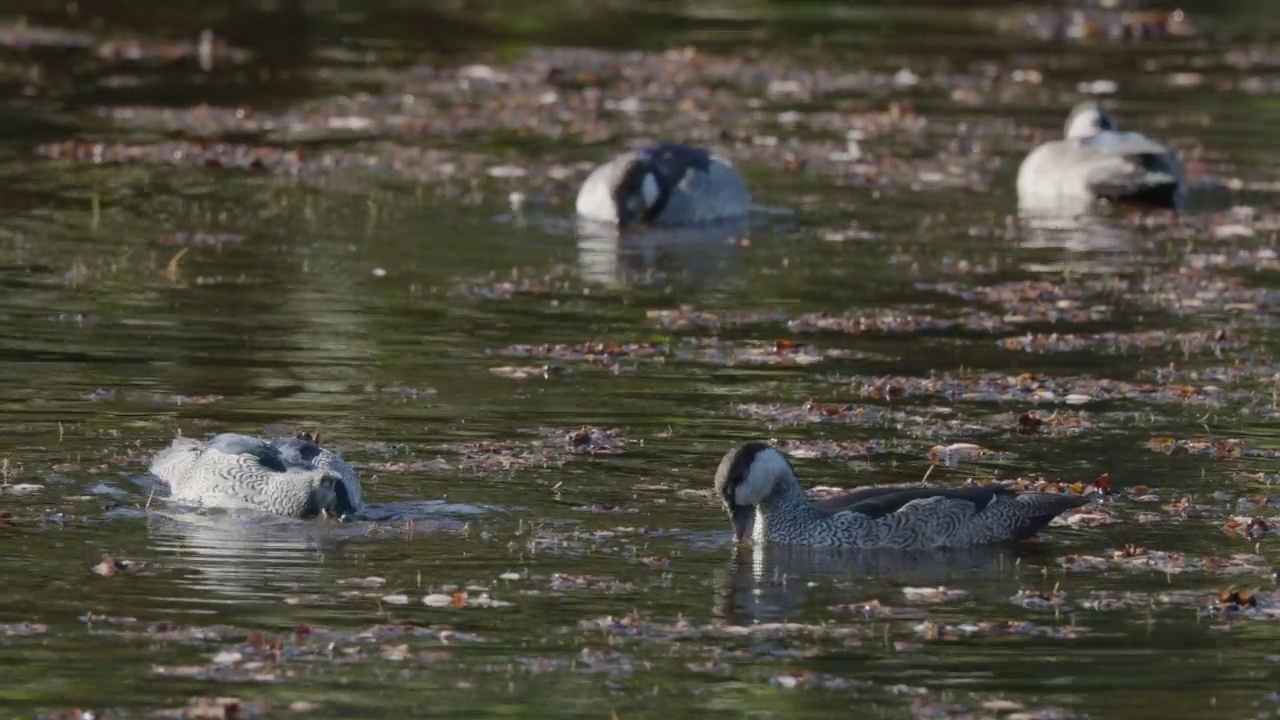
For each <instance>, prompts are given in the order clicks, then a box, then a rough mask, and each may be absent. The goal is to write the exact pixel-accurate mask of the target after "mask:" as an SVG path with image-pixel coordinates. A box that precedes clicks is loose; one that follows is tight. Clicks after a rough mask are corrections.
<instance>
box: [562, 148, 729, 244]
mask: <svg viewBox="0 0 1280 720" xmlns="http://www.w3.org/2000/svg"><path fill="white" fill-rule="evenodd" d="M750 208H751V193H750V192H748V191H747V184H746V182H744V181H743V179H742V176H741V175H739V174H738V171H737V170H735V169H734V167H733V165H732V164H730V163H729V161H728V160H726V159H724V158H722V157H719V156H716V155H712V154H711V153H709V152H707V151H706V150H702V149H699V148H694V147H690V146H688V145H681V144H679V143H658V144H654V145H647V146H643V147H638V148H635V149H632V150H628V151H626V152H624V153H622V154H621V155H618V156H617V157H615V158H613V159H612V160H610V161H608V162H606V163H604V164H602V165H600V166H598V167H596V168H595V169H594V170H592V171H591V174H590V175H588V176H587V179H586V180H585V181H583V183H582V188H581V189H580V190H579V191H578V199H577V202H576V210H577V213H578V216H579V218H582V219H584V220H588V221H595V222H600V223H608V224H611V225H614V226H616V227H619V228H625V227H631V226H635V225H650V226H672V225H690V224H699V223H708V222H714V221H718V220H727V219H731V218H741V217H745V216H746V215H747V213H748V211H749V210H750Z"/></svg>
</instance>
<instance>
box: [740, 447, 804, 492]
mask: <svg viewBox="0 0 1280 720" xmlns="http://www.w3.org/2000/svg"><path fill="white" fill-rule="evenodd" d="M787 480H794V477H793V475H792V472H791V466H790V465H789V464H788V463H787V459H786V458H784V457H783V456H782V453H780V452H778V451H777V450H773V449H769V450H762V451H761V452H760V453H758V454H757V455H756V457H755V460H753V461H752V462H751V467H749V468H747V476H746V478H745V479H743V481H742V482H741V483H740V484H739V485H738V487H737V488H736V489H735V490H734V491H733V501H734V503H735V504H737V505H757V504H759V503H760V502H761V501H762V500H764V499H765V498H767V497H769V493H771V492H773V489H774V488H775V487H777V485H778V483H779V482H784V481H787Z"/></svg>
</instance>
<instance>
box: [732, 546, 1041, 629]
mask: <svg viewBox="0 0 1280 720" xmlns="http://www.w3.org/2000/svg"><path fill="white" fill-rule="evenodd" d="M1043 554H1044V551H1042V550H1041V549H1040V548H1039V547H1037V546H1036V545H1034V544H1033V545H1025V544H1024V545H1009V544H995V545H980V546H973V547H964V548H947V549H927V550H886V549H878V550H864V549H858V548H814V547H804V546H795V545H779V544H771V543H755V544H752V545H751V546H744V545H735V546H734V551H733V557H732V558H731V560H730V562H729V565H728V567H727V568H726V569H725V570H721V571H718V572H717V573H716V576H715V580H714V581H713V583H714V593H715V607H714V608H713V614H714V615H715V616H716V617H718V618H719V619H721V620H723V621H725V622H728V623H730V624H734V625H747V624H751V623H765V622H783V621H787V620H795V619H796V618H795V617H793V615H794V614H795V613H797V612H798V611H801V609H802V608H803V607H804V606H805V603H806V600H807V599H808V596H809V595H810V593H812V592H815V591H816V592H823V593H830V592H831V583H832V582H835V583H843V584H849V585H859V586H864V585H865V586H867V591H866V594H865V595H863V594H859V595H858V596H857V597H840V598H839V599H838V600H837V601H836V602H840V603H847V602H857V601H861V600H871V599H873V598H875V596H876V593H878V592H881V593H882V592H884V589H885V588H890V587H892V588H901V587H938V586H940V585H953V584H958V583H961V582H964V583H966V584H969V585H972V584H973V583H974V582H975V581H976V582H996V581H1007V580H1009V579H1011V578H1014V577H1015V576H1016V574H1017V573H1018V570H1017V566H1018V564H1019V561H1025V560H1027V559H1029V558H1035V557H1039V556H1042V555H1043ZM821 581H827V582H821ZM814 582H817V583H819V584H818V585H811V583H814ZM820 587H821V588H826V589H822V590H815V589H816V588H820Z"/></svg>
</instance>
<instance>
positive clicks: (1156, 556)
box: [1058, 545, 1266, 575]
mask: <svg viewBox="0 0 1280 720" xmlns="http://www.w3.org/2000/svg"><path fill="white" fill-rule="evenodd" d="M1058 565H1060V566H1061V567H1064V568H1066V569H1067V570H1071V571H1075V572H1080V571H1092V570H1113V569H1123V570H1130V571H1149V572H1159V573H1164V574H1166V575H1178V574H1182V573H1191V572H1204V573H1213V574H1219V575H1242V574H1255V573H1261V572H1263V571H1264V570H1265V569H1266V558H1264V557H1263V556H1261V555H1254V554H1248V553H1236V554H1233V555H1228V556H1226V557H1218V556H1216V555H1187V554H1185V553H1181V552H1173V551H1157V550H1148V549H1146V548H1143V547H1138V546H1135V545H1128V546H1126V547H1124V548H1121V549H1118V550H1109V551H1107V554H1106V555H1100V556H1098V555H1067V556H1066V557H1063V558H1060V559H1059V560H1058Z"/></svg>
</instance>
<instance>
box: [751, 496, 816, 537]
mask: <svg viewBox="0 0 1280 720" xmlns="http://www.w3.org/2000/svg"><path fill="white" fill-rule="evenodd" d="M816 521H817V513H816V512H814V510H813V508H812V507H810V506H809V501H808V500H806V499H805V497H804V492H803V491H802V490H801V489H800V486H799V485H798V484H796V483H786V484H779V485H778V487H777V488H776V489H774V491H773V492H772V493H770V494H769V496H768V497H766V498H765V499H764V500H763V501H762V502H761V503H760V504H759V505H757V506H756V519H755V528H754V530H753V532H752V535H753V536H754V539H756V540H780V539H785V538H786V537H787V536H789V535H791V534H793V533H794V532H800V531H803V529H804V528H806V527H809V526H810V525H812V524H813V523H814V522H816Z"/></svg>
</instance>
